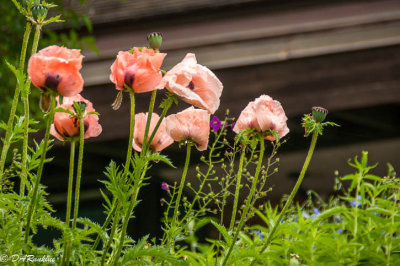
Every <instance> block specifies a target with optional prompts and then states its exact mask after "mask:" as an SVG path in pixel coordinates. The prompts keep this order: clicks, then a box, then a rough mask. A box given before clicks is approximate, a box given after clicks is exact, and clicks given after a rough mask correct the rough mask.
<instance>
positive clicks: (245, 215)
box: [222, 136, 265, 265]
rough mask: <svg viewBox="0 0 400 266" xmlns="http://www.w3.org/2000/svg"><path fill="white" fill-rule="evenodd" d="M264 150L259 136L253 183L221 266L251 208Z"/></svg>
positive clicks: (262, 141) (227, 257)
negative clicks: (258, 150)
mask: <svg viewBox="0 0 400 266" xmlns="http://www.w3.org/2000/svg"><path fill="white" fill-rule="evenodd" d="M264 149H265V148H264V138H263V137H262V136H260V155H259V157H258V163H257V168H256V172H255V174H254V178H253V181H252V183H251V188H250V192H249V196H248V197H247V201H246V205H245V207H244V210H243V213H242V216H241V217H240V220H239V224H238V226H237V228H236V232H235V235H234V236H233V238H232V243H231V245H230V247H229V250H228V253H227V254H226V256H225V258H224V260H223V262H222V265H226V263H227V261H228V259H229V256H230V255H231V253H232V250H233V247H234V246H235V243H236V239H237V237H238V235H239V233H240V230H242V227H243V225H244V223H245V222H246V219H247V214H248V212H249V210H250V208H251V207H252V206H251V202H252V199H253V196H254V193H255V190H256V186H257V182H258V176H259V175H260V171H261V166H262V160H263V158H264Z"/></svg>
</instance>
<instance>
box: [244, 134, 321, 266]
mask: <svg viewBox="0 0 400 266" xmlns="http://www.w3.org/2000/svg"><path fill="white" fill-rule="evenodd" d="M317 139H318V133H317V132H316V131H314V132H313V135H312V139H311V144H310V148H309V149H308V153H307V157H306V160H305V161H304V164H303V168H302V169H301V172H300V175H299V178H298V179H297V182H296V184H295V186H294V188H293V190H292V192H291V193H290V195H289V198H288V200H287V201H286V203H285V205H284V206H283V209H282V211H281V213H280V214H279V216H278V218H277V219H276V221H275V223H274V226H273V227H272V229H271V231H270V232H269V234H268V237H267V240H266V241H265V244H264V245H263V246H262V248H261V250H260V254H262V253H263V252H264V251H265V249H266V248H267V247H268V246H269V244H270V243H271V241H272V237H273V236H274V233H275V231H276V229H277V228H278V226H279V221H281V220H282V218H283V216H284V215H285V213H286V210H287V209H288V208H289V206H290V204H291V203H292V201H293V198H294V196H295V195H296V193H297V191H298V190H299V188H300V185H301V183H302V182H303V178H304V175H305V174H306V171H307V168H308V165H309V164H310V161H311V158H312V155H313V153H314V149H315V145H316V144H317ZM255 262H256V259H254V260H253V261H252V262H251V264H250V265H254V264H255Z"/></svg>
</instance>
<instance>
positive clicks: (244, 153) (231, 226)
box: [229, 145, 246, 231]
mask: <svg viewBox="0 0 400 266" xmlns="http://www.w3.org/2000/svg"><path fill="white" fill-rule="evenodd" d="M245 155H246V146H245V145H243V147H242V153H241V154H240V161H239V170H238V173H237V176H236V191H235V198H234V202H233V209H232V217H231V224H230V226H229V231H232V230H233V227H234V225H235V220H236V211H237V205H238V201H239V191H240V181H241V179H242V168H243V161H244V156H245Z"/></svg>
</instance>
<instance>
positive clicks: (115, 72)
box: [110, 47, 167, 93]
mask: <svg viewBox="0 0 400 266" xmlns="http://www.w3.org/2000/svg"><path fill="white" fill-rule="evenodd" d="M166 55H167V54H165V53H156V52H154V50H153V49H147V48H143V49H142V50H141V51H139V49H138V48H136V47H135V48H134V49H133V53H130V52H122V51H121V52H119V53H118V56H117V59H116V60H115V62H114V63H113V64H112V66H111V75H110V80H111V81H112V82H113V83H114V84H115V85H116V89H117V90H121V91H123V90H124V89H125V88H124V85H127V86H128V87H130V88H132V89H133V90H134V91H135V92H137V93H142V92H148V91H153V90H155V89H156V86H157V85H158V84H159V83H160V80H161V78H162V74H161V72H160V67H161V64H162V62H163V60H164V57H165V56H166Z"/></svg>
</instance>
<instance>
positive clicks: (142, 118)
mask: <svg viewBox="0 0 400 266" xmlns="http://www.w3.org/2000/svg"><path fill="white" fill-rule="evenodd" d="M147 115H148V113H139V114H136V115H135V131H134V136H133V148H134V149H135V150H136V151H139V152H140V151H142V145H143V140H144V134H145V131H146V123H147ZM159 119H160V117H159V116H158V114H156V113H152V115H151V121H150V128H149V133H148V137H147V138H150V136H151V134H152V133H153V130H154V128H155V127H156V125H157V123H158V120H159ZM172 143H174V140H173V139H172V138H171V137H170V136H169V135H168V134H167V131H166V124H165V120H163V121H162V122H161V124H160V127H159V128H158V130H157V132H156V134H155V135H154V138H153V140H152V141H151V143H150V150H153V151H157V152H160V151H162V150H163V149H165V148H166V147H168V146H169V145H171V144H172Z"/></svg>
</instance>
